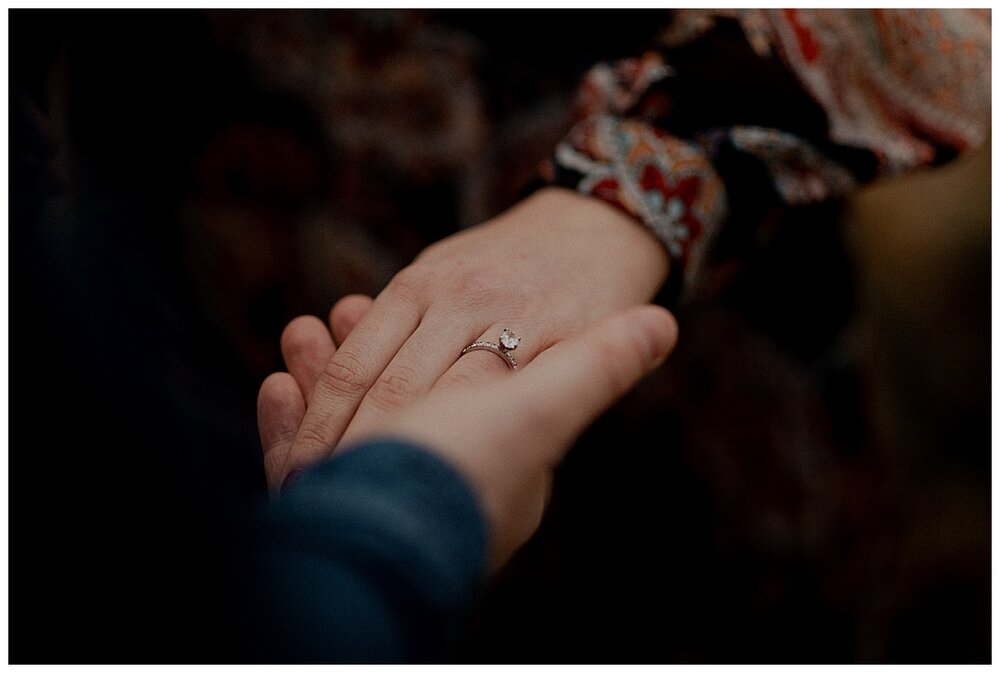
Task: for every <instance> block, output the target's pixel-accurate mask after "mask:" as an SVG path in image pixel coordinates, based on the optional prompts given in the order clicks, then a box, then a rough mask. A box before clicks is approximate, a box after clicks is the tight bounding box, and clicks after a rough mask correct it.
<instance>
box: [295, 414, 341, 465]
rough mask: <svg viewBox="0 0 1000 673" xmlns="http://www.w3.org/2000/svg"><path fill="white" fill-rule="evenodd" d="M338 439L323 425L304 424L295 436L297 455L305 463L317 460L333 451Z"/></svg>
mask: <svg viewBox="0 0 1000 673" xmlns="http://www.w3.org/2000/svg"><path fill="white" fill-rule="evenodd" d="M334 444H336V438H335V437H330V433H329V431H328V430H327V428H326V427H325V426H323V425H320V424H316V423H303V424H302V427H300V428H299V431H298V434H297V435H296V436H295V448H296V454H297V455H298V456H299V457H301V459H302V460H304V461H312V460H315V459H316V457H318V456H323V455H325V454H326V453H329V452H330V451H332V450H333V445H334Z"/></svg>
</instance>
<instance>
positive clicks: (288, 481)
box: [281, 468, 302, 493]
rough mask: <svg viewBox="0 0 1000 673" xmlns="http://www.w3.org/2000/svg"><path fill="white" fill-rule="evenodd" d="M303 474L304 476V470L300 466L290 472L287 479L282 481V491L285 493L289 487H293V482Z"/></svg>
mask: <svg viewBox="0 0 1000 673" xmlns="http://www.w3.org/2000/svg"><path fill="white" fill-rule="evenodd" d="M301 476H302V470H300V469H298V468H295V469H294V470H292V471H291V472H289V473H288V475H287V476H286V477H285V480H284V481H283V482H281V492H282V493H284V492H285V491H287V490H288V489H289V488H291V487H292V484H294V483H295V482H296V481H298V480H299V477H301Z"/></svg>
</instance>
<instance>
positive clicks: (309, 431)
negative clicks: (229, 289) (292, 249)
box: [269, 188, 668, 488]
mask: <svg viewBox="0 0 1000 673" xmlns="http://www.w3.org/2000/svg"><path fill="white" fill-rule="evenodd" d="M667 266H668V258H667V255H666V252H665V251H664V249H663V248H662V246H661V244H660V243H659V242H658V241H657V240H656V239H655V238H654V237H653V236H652V235H651V234H650V233H649V232H648V231H646V230H645V229H644V228H643V227H642V226H641V225H640V224H638V223H636V222H635V221H634V220H633V219H632V218H630V217H629V216H627V215H625V214H624V213H622V212H620V211H618V210H617V209H615V208H613V207H611V206H609V205H607V204H605V203H603V202H601V201H598V200H597V199H593V198H590V197H585V196H581V195H578V194H576V193H574V192H570V191H567V190H563V189H556V188H549V189H545V190H542V191H540V192H538V193H537V194H535V195H534V196H532V197H531V198H529V199H527V200H526V201H524V202H522V203H521V204H519V205H518V206H516V207H515V208H513V209H511V210H509V211H507V212H505V213H504V214H502V215H500V216H499V217H497V218H495V219H493V220H491V221H489V222H486V223H484V224H482V225H480V226H478V227H474V228H472V229H469V230H465V231H462V232H460V233H458V234H455V235H453V236H450V237H448V238H446V239H444V240H442V241H440V242H439V243H437V244H435V245H433V246H431V247H429V248H428V249H427V250H425V251H424V252H423V253H421V255H420V256H419V257H418V258H417V259H416V260H415V261H414V262H413V264H411V265H410V266H409V267H407V268H406V269H404V270H403V271H401V272H400V273H399V274H397V276H396V277H395V278H394V279H393V280H392V281H391V282H390V283H389V285H388V286H387V287H386V289H385V290H383V291H382V293H380V294H379V296H378V297H377V298H376V299H375V301H374V303H373V304H371V305H370V306H368V305H365V307H364V308H366V309H367V313H366V314H365V315H364V317H363V318H361V319H360V320H359V321H358V322H357V324H356V325H355V326H354V327H353V331H351V332H350V334H349V335H345V338H344V339H343V341H342V343H341V344H340V347H339V348H337V349H334V347H333V344H332V343H330V344H328V345H327V346H325V347H324V348H325V350H326V352H327V353H328V354H329V359H328V360H327V361H326V363H325V365H324V366H323V367H322V368H321V369H320V371H318V372H316V371H310V372H309V373H308V377H307V378H312V377H315V386H314V387H312V388H311V391H312V392H311V395H309V396H307V399H306V401H307V402H308V407H307V408H306V409H305V412H304V417H303V420H302V423H301V425H300V426H299V427H298V431H297V433H296V434H295V436H294V438H293V439H292V440H291V441H290V442H289V443H288V444H287V447H286V448H284V449H282V450H281V451H279V452H278V453H276V454H275V456H274V457H273V458H272V459H271V460H270V464H271V465H272V470H271V471H270V472H269V483H270V484H271V486H272V488H274V487H275V486H276V485H278V484H280V483H281V482H282V480H284V479H285V478H286V476H287V475H288V474H289V473H291V472H293V471H294V470H297V469H301V468H304V467H307V466H308V465H310V464H312V463H315V462H317V461H319V460H322V459H323V458H325V457H327V456H328V455H330V454H331V453H332V452H333V450H334V449H335V447H336V446H338V445H339V444H342V443H345V442H350V441H352V440H354V439H357V438H359V437H361V436H365V435H367V434H370V433H371V431H372V430H373V429H376V428H379V427H381V426H382V424H383V423H384V422H385V421H386V420H387V419H389V418H391V417H393V416H394V415H395V413H396V412H398V411H399V410H401V409H403V408H405V407H407V406H409V405H412V404H415V403H417V402H419V401H420V400H421V399H422V398H423V397H424V396H426V395H427V394H428V393H429V392H430V391H431V388H432V387H435V386H441V387H450V386H456V385H459V384H462V383H468V382H482V381H486V380H490V379H493V378H495V377H498V376H505V375H508V374H509V373H510V372H507V371H506V370H505V365H504V363H503V362H502V361H501V360H500V359H499V358H497V357H496V356H495V355H493V354H491V353H485V352H474V353H470V354H469V355H466V356H465V357H462V358H461V359H459V360H457V362H456V359H457V357H458V354H459V353H460V352H461V350H462V348H464V347H465V346H467V345H468V344H470V343H472V342H473V341H476V340H479V339H486V340H490V341H496V339H497V337H498V336H499V334H500V331H501V330H502V329H503V328H510V329H512V330H513V331H514V332H516V333H518V334H519V335H520V336H521V337H522V340H521V342H520V345H519V347H518V349H517V352H516V357H517V360H518V362H519V364H520V365H521V366H522V367H524V366H525V365H528V364H529V363H530V362H531V361H532V360H533V359H534V358H535V356H537V355H538V354H539V353H541V352H542V351H544V350H546V349H547V348H549V347H550V346H553V345H555V344H558V343H560V342H561V341H563V340H564V339H566V338H568V337H570V336H572V335H574V334H576V333H578V332H579V331H581V330H583V329H585V328H586V327H588V326H589V325H591V324H593V323H594V322H596V321H597V320H600V319H601V318H604V317H606V316H608V315H610V314H612V313H614V312H616V311H618V310H620V309H622V308H625V307H628V306H634V305H638V304H642V303H646V302H648V301H649V300H651V299H652V297H653V296H655V294H656V292H657V290H658V289H659V288H660V286H661V285H662V284H663V281H664V280H665V278H666V274H667ZM293 325H294V324H293ZM321 326H322V323H320V322H319V321H318V320H316V321H315V322H314V323H313V324H312V325H311V327H310V326H306V329H304V330H299V329H298V328H297V327H293V326H290V327H289V331H286V334H285V337H284V338H283V345H285V346H286V350H287V348H298V347H301V344H302V343H303V342H307V343H308V342H311V341H314V340H315V339H316V338H318V336H317V334H318V332H317V331H316V328H317V327H321ZM298 327H303V325H299V326H298ZM308 347H310V348H311V347H313V346H308ZM293 374H294V372H293ZM303 376H304V375H303ZM287 383H288V380H287V379H286V380H285V384H286V385H287Z"/></svg>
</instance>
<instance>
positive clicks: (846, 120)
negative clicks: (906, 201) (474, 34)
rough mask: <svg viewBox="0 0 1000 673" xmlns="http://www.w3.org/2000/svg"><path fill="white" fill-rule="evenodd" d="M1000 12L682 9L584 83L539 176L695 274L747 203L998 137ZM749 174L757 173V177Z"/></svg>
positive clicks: (924, 162)
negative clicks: (651, 238) (601, 209)
mask: <svg viewBox="0 0 1000 673" xmlns="http://www.w3.org/2000/svg"><path fill="white" fill-rule="evenodd" d="M990 21H991V19H990V10H988V9H985V10H959V9H954V10H952V9H885V10H847V9H811V10H777V9H768V10H725V11H721V12H720V11H708V10H697V9H691V10H679V11H676V12H673V13H671V15H670V17H669V21H668V22H667V27H666V29H665V31H664V32H663V34H662V36H661V39H660V40H659V42H658V44H657V48H656V49H654V50H651V51H649V52H647V53H646V54H644V55H642V56H640V57H637V58H633V59H626V60H623V61H619V62H616V63H602V64H599V65H597V66H595V67H594V68H592V69H591V70H590V72H589V73H588V74H587V75H586V77H585V79H584V81H583V83H582V85H581V87H580V89H579V92H578V97H577V104H576V113H575V118H576V125H575V126H574V127H573V129H572V131H571V132H570V133H569V134H568V136H567V137H566V138H565V139H564V140H563V141H562V142H561V143H560V144H559V145H558V146H557V148H556V150H555V153H554V156H553V158H552V159H551V161H550V162H548V163H547V164H546V165H545V166H544V167H543V177H544V178H545V179H546V180H547V181H548V182H549V183H551V184H556V185H561V186H565V187H569V188H572V189H575V190H577V191H579V192H582V193H584V194H588V195H591V196H594V197H597V198H600V199H603V200H605V201H607V202H609V203H611V204H613V205H615V206H617V207H619V208H621V209H623V210H625V211H626V212H628V213H630V214H631V215H633V216H635V217H636V218H638V219H639V220H641V221H642V222H643V223H644V224H645V225H646V226H648V227H649V228H650V229H651V230H652V231H653V232H654V234H655V235H656V236H657V237H658V238H659V239H660V240H661V241H662V243H663V244H664V245H665V246H666V248H667V250H668V251H669V253H670V255H671V258H672V259H673V261H674V264H673V266H674V270H675V271H677V272H682V273H683V274H684V275H685V276H690V275H692V274H694V273H696V272H697V271H696V269H697V267H699V266H700V265H701V264H702V262H703V261H704V259H705V256H706V251H707V249H708V247H709V244H710V241H711V240H712V238H713V236H714V235H716V234H717V233H718V232H719V230H720V229H721V228H723V227H725V226H727V225H728V223H729V222H730V221H731V220H733V219H734V218H733V216H732V214H733V213H736V212H737V211H741V210H745V209H744V208H743V204H742V203H741V202H740V199H741V198H743V199H745V198H746V197H745V196H739V195H741V194H742V195H745V194H748V193H750V194H753V195H754V198H755V199H758V200H765V201H767V200H770V201H771V202H773V203H774V204H788V205H798V204H806V203H812V202H817V201H822V200H825V199H829V198H833V197H837V196H842V195H844V194H846V193H848V192H849V191H850V190H852V189H854V188H855V187H857V186H858V185H860V184H864V183H866V182H869V181H871V180H874V179H877V178H879V177H883V176H891V175H898V174H901V173H905V172H909V171H913V170H916V169H919V168H922V167H926V166H931V165H935V164H939V163H942V162H944V161H947V160H949V159H951V158H953V157H955V156H956V155H957V154H959V153H961V152H963V151H965V150H966V149H969V148H972V147H975V146H977V145H979V144H981V143H982V142H984V140H985V139H986V138H987V136H988V132H989V124H990V101H991V98H990V96H991V92H990V63H991V61H990V58H991V54H990V43H991V42H990V41H991V23H990ZM748 167H750V168H749V170H748Z"/></svg>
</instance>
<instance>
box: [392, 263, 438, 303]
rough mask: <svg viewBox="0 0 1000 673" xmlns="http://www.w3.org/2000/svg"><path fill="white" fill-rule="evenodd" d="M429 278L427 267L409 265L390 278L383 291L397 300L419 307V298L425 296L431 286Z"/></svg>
mask: <svg viewBox="0 0 1000 673" xmlns="http://www.w3.org/2000/svg"><path fill="white" fill-rule="evenodd" d="M431 277H432V274H431V272H430V269H429V268H428V267H427V266H425V265H420V264H410V265H409V266H407V267H404V268H403V269H402V270H400V271H399V272H398V273H397V274H396V275H395V276H393V277H392V280H390V281H389V284H388V285H387V286H386V288H385V290H384V291H385V292H388V293H390V294H392V295H393V296H394V297H396V298H397V299H400V300H402V301H409V302H411V303H413V304H418V305H419V304H420V298H421V297H423V296H425V294H426V292H427V290H428V288H429V287H430V286H431Z"/></svg>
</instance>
